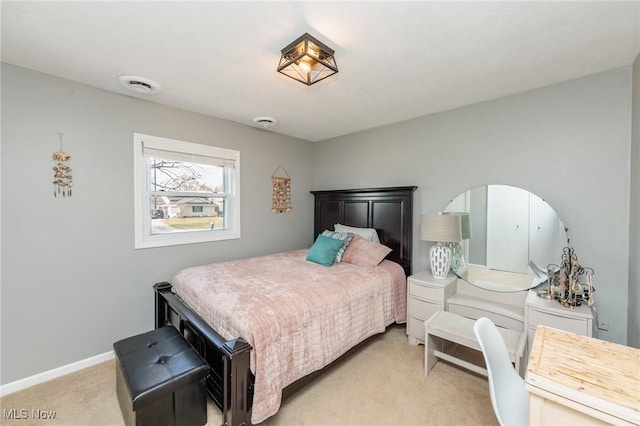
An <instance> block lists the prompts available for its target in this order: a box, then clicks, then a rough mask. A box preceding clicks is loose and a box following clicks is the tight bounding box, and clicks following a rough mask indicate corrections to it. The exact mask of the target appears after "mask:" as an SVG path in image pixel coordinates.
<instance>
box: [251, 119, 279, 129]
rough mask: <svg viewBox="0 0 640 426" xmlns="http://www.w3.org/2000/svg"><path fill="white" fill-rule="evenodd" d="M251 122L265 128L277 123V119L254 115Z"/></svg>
mask: <svg viewBox="0 0 640 426" xmlns="http://www.w3.org/2000/svg"><path fill="white" fill-rule="evenodd" d="M253 122H254V123H256V124H257V125H258V126H260V127H262V128H263V129H266V128H267V127H273V126H275V125H276V124H278V120H276V119H275V118H271V117H256V118H254V119H253Z"/></svg>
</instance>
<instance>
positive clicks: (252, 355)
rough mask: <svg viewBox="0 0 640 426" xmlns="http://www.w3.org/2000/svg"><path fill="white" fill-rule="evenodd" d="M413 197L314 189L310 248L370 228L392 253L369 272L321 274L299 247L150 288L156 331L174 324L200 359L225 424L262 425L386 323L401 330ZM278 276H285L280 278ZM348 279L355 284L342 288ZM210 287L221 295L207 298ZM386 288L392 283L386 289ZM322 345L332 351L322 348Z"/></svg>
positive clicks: (343, 269) (351, 269) (342, 266)
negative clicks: (342, 228) (330, 235)
mask: <svg viewBox="0 0 640 426" xmlns="http://www.w3.org/2000/svg"><path fill="white" fill-rule="evenodd" d="M415 189H416V187H413V186H411V187H394V188H375V189H354V190H333V191H312V193H313V195H314V197H315V209H314V210H315V211H314V231H313V236H314V240H315V238H316V236H317V235H318V234H320V233H322V232H323V231H324V230H325V229H330V230H331V229H333V226H334V224H336V223H340V224H343V225H347V226H352V227H359V228H374V229H375V230H376V232H377V235H378V237H379V239H380V243H381V244H383V245H385V246H387V247H389V248H390V249H391V251H390V253H389V254H388V255H387V256H386V259H385V260H384V261H383V262H381V263H380V264H379V265H378V266H376V267H373V268H371V267H358V266H354V265H353V264H350V263H347V262H342V263H336V264H334V265H333V266H331V267H325V266H321V265H317V264H314V263H313V262H308V261H306V257H307V255H308V252H309V250H308V249H304V250H293V251H291V252H287V253H278V254H275V255H270V256H261V257H257V258H252V259H244V260H240V261H234V262H220V263H217V264H213V265H202V266H199V267H194V268H186V269H185V270H182V271H178V272H177V273H176V275H174V276H173V277H172V284H170V283H166V282H165V283H158V284H156V285H155V286H154V288H155V303H156V305H155V308H156V318H155V326H156V328H157V327H162V326H167V325H171V326H174V327H175V328H176V329H178V330H179V331H180V332H181V334H182V335H183V336H184V337H185V339H186V340H187V341H188V342H189V343H190V344H191V345H192V346H193V347H194V348H195V349H196V350H197V351H198V352H199V353H200V354H201V355H202V356H203V358H204V359H205V360H206V361H207V363H208V364H209V366H210V370H211V371H210V374H209V377H208V378H207V391H208V393H209V395H210V396H211V397H212V399H213V400H214V401H215V403H216V404H217V405H218V407H219V408H220V409H221V411H222V415H223V424H225V425H243V424H246V425H248V424H251V423H252V421H253V422H256V423H257V422H261V421H263V420H264V419H266V418H267V417H269V416H271V415H272V414H274V412H275V411H277V408H278V407H279V404H280V398H281V395H282V391H283V390H285V391H286V390H287V389H289V388H292V387H294V386H295V385H296V384H297V383H298V382H299V381H300V380H303V379H304V378H305V377H306V376H307V375H309V374H311V373H312V372H314V371H318V370H322V369H323V368H324V367H325V366H326V365H328V364H329V363H331V362H333V361H334V360H335V359H337V358H338V357H340V356H341V355H343V354H344V353H345V352H347V351H348V350H349V349H350V348H352V347H353V346H355V345H357V344H359V343H360V342H362V341H363V340H365V339H366V338H368V337H369V336H371V335H373V334H376V333H380V332H383V331H384V329H385V327H386V326H387V325H389V324H390V323H393V322H403V320H404V318H406V317H403V312H402V311H403V309H404V315H406V293H398V290H397V289H398V288H399V286H398V285H397V283H398V281H402V282H403V287H404V283H405V278H406V276H408V275H409V274H410V272H411V246H412V233H413V230H412V199H413V192H414V190H415ZM305 264H306V265H305ZM297 268H311V269H306V270H304V272H301V271H299V270H298V269H297ZM240 271H242V275H237V274H239V273H240ZM269 271H271V272H274V273H275V272H278V273H280V275H279V276H278V277H276V276H272V275H270V273H269ZM282 271H286V272H287V273H288V278H284V279H283V278H282V276H281V275H282V274H281V273H282ZM309 271H310V272H309ZM345 273H346V274H349V275H350V276H353V277H355V278H354V280H353V281H351V282H350V283H346V281H345V280H344V278H343V275H342V274H345ZM301 276H302V277H303V280H302V281H300V282H299V280H300V277H301ZM270 277H273V278H270ZM378 277H380V278H378ZM211 280H217V281H218V282H219V284H218V285H219V286H221V287H215V288H216V289H215V290H214V287H213V286H211V285H210V283H209V281H211ZM391 281H393V282H395V283H396V284H395V285H393V286H391V287H389V285H390V284H389V282H391ZM186 282H195V283H196V284H193V285H192V284H189V285H187V284H186ZM278 282H279V284H278ZM256 283H259V284H256ZM320 283H322V285H320ZM330 285H331V286H335V287H329V286H330ZM240 287H260V288H261V289H263V291H264V292H265V294H264V295H263V296H260V295H256V294H250V295H240V293H236V290H238V288H240ZM329 288H330V290H328V289H329ZM390 288H392V290H389V289H390ZM404 291H405V292H406V288H404ZM176 293H178V294H176ZM236 294H238V295H236ZM276 295H277V296H278V297H276ZM272 297H273V298H274V299H271V298H272ZM366 303H371V304H372V305H367V304H366ZM276 305H285V306H287V309H285V310H284V311H283V310H282V309H281V310H277V309H275V308H276ZM314 306H315V307H316V309H315V310H314ZM363 306H367V308H366V309H362V307H363ZM369 306H377V307H378V306H379V307H380V308H379V309H378V308H377V307H376V308H369ZM317 307H321V309H317ZM223 308H224V309H223ZM218 311H225V312H224V313H221V314H219V313H218ZM286 311H296V312H298V314H301V315H302V318H304V319H303V320H296V323H295V324H294V327H293V331H287V332H283V331H282V330H283V329H284V327H282V326H281V324H282V323H283V322H284V323H287V322H291V320H289V319H287V318H288V314H287V313H286ZM220 315H224V316H220ZM270 317H273V319H270ZM272 320H273V321H275V322H273V323H271V322H270V321H272ZM258 329H259V330H261V331H260V332H256V330H258ZM249 342H251V343H252V344H249ZM327 342H336V343H337V344H338V345H337V346H333V347H325V346H328V345H327ZM254 372H255V374H254ZM254 403H255V406H254ZM274 410H275V411H274Z"/></svg>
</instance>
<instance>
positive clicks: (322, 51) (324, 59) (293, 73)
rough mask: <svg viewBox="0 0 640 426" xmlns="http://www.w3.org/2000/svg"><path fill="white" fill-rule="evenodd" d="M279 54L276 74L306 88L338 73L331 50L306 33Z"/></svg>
mask: <svg viewBox="0 0 640 426" xmlns="http://www.w3.org/2000/svg"><path fill="white" fill-rule="evenodd" d="M281 53H282V56H280V63H279V64H278V72H280V73H282V74H284V75H286V76H288V77H291V78H293V79H294V80H298V81H300V82H302V83H304V84H306V85H307V86H311V85H312V84H314V83H317V82H319V81H320V80H324V79H325V78H327V77H329V76H331V75H333V74H335V73H337V72H338V65H337V64H336V59H335V57H334V51H333V49H331V48H330V47H328V46H327V45H326V44H324V43H322V42H321V41H319V40H318V39H316V38H315V37H312V36H311V35H309V34H307V33H304V34H303V35H301V36H300V37H298V38H297V39H296V40H294V41H293V42H291V43H290V44H289V45H288V46H287V47H285V48H284V49H282V50H281Z"/></svg>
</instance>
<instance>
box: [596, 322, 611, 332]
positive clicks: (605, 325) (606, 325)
mask: <svg viewBox="0 0 640 426" xmlns="http://www.w3.org/2000/svg"><path fill="white" fill-rule="evenodd" d="M598 330H605V331H607V330H609V323H608V322H607V321H598Z"/></svg>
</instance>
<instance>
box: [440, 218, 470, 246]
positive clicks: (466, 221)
mask: <svg viewBox="0 0 640 426" xmlns="http://www.w3.org/2000/svg"><path fill="white" fill-rule="evenodd" d="M444 214H453V215H456V216H460V227H461V231H462V238H461V239H463V240H468V239H469V238H471V235H472V234H471V216H470V215H469V213H466V212H445V213H444Z"/></svg>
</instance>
